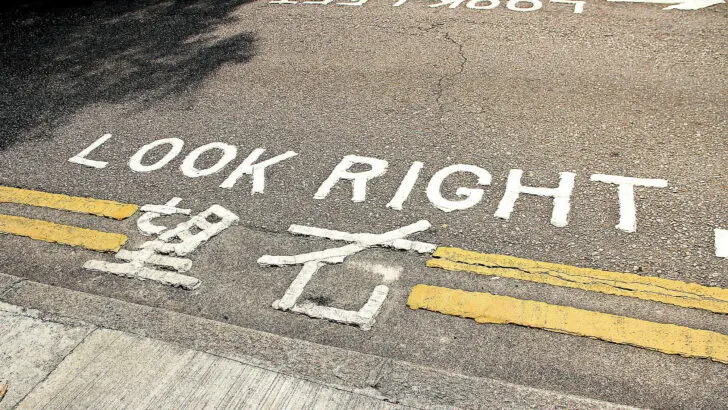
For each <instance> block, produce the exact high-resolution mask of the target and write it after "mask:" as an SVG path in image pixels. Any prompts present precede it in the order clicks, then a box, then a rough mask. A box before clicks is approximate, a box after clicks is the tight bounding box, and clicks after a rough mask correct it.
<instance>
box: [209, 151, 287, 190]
mask: <svg viewBox="0 0 728 410" xmlns="http://www.w3.org/2000/svg"><path fill="white" fill-rule="evenodd" d="M264 152H265V148H256V149H254V150H253V152H251V153H250V155H248V156H247V158H245V159H244V160H243V162H242V163H241V164H240V165H239V166H238V167H237V168H235V170H234V171H233V172H232V173H231V174H230V175H229V176H228V177H227V178H226V179H225V181H223V183H222V184H220V188H226V189H230V188H232V187H234V186H235V183H236V182H238V179H240V177H242V176H243V175H246V174H247V175H252V176H253V189H252V190H251V193H252V194H262V193H263V191H264V190H265V169H266V168H268V167H269V166H271V165H274V164H277V163H279V162H282V161H285V160H287V159H289V158H293V157H295V156H296V155H298V154H297V153H295V152H293V151H287V152H285V153H283V154H281V155H277V156H275V157H272V158H269V159H267V160H265V161H261V162H259V163H257V164H256V163H255V161H257V160H258V158H260V156H261V155H263V153H264Z"/></svg>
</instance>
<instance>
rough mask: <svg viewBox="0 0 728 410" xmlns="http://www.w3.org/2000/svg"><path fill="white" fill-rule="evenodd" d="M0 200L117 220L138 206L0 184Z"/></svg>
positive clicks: (134, 210)
mask: <svg viewBox="0 0 728 410" xmlns="http://www.w3.org/2000/svg"><path fill="white" fill-rule="evenodd" d="M0 202H7V203H14V204H24V205H32V206H40V207H45V208H53V209H60V210H63V211H71V212H78V213H83V214H91V215H98V216H104V217H107V218H113V219H118V220H122V219H126V218H128V217H130V216H132V215H133V214H134V212H136V211H137V209H138V208H139V207H138V206H136V205H133V204H123V203H120V202H114V201H107V200H103V199H94V198H82V197H77V196H68V195H62V194H50V193H47V192H40V191H31V190H28V189H20V188H11V187H5V186H0Z"/></svg>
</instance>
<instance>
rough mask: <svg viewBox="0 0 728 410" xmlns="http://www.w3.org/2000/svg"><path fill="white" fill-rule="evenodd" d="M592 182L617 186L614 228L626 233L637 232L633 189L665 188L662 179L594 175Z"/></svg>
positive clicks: (665, 183) (665, 182)
mask: <svg viewBox="0 0 728 410" xmlns="http://www.w3.org/2000/svg"><path fill="white" fill-rule="evenodd" d="M590 179H591V180H592V181H598V182H606V183H608V184H615V185H618V186H619V188H618V191H617V192H618V195H619V224H617V225H616V226H615V228H617V229H621V230H623V231H626V232H635V231H636V230H637V210H636V207H635V203H634V187H636V186H639V187H649V188H666V187H667V181H665V180H664V179H646V178H628V177H621V176H617V175H604V174H594V175H592V176H591V178H590Z"/></svg>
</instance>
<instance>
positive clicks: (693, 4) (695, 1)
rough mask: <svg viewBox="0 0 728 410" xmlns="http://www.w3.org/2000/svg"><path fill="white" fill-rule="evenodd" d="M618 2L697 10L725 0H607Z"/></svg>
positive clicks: (666, 8) (667, 8)
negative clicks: (665, 5) (664, 5)
mask: <svg viewBox="0 0 728 410" xmlns="http://www.w3.org/2000/svg"><path fill="white" fill-rule="evenodd" d="M607 1H609V2H618V3H649V4H672V6H667V7H665V8H664V9H663V10H699V9H703V8H706V7H710V6H715V5H717V4H723V3H725V0H607Z"/></svg>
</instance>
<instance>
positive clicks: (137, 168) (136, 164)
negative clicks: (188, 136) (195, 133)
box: [129, 138, 185, 172]
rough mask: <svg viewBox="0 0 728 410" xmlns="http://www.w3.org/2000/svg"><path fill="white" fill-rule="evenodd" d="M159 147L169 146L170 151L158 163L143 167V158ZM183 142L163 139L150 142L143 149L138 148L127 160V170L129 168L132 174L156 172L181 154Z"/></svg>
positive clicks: (176, 139)
mask: <svg viewBox="0 0 728 410" xmlns="http://www.w3.org/2000/svg"><path fill="white" fill-rule="evenodd" d="M161 145H169V146H170V149H169V152H167V154H165V155H164V157H162V158H160V159H159V161H157V162H155V163H154V164H151V165H143V164H142V160H143V159H144V156H145V155H146V154H147V152H149V151H150V150H152V149H154V148H156V147H159V146H161ZM184 145H185V142H184V141H182V140H181V139H179V138H163V139H159V140H156V141H153V142H150V143H149V144H147V145H144V146H143V147H141V148H139V151H137V152H136V153H135V154H134V155H133V156H132V157H131V158H130V159H129V168H131V170H132V171H134V172H151V171H156V170H158V169H160V168H162V167H164V166H165V165H167V164H169V162H170V161H172V160H173V159H175V158H176V157H177V155H179V154H180V152H182V148H183V147H184Z"/></svg>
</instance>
